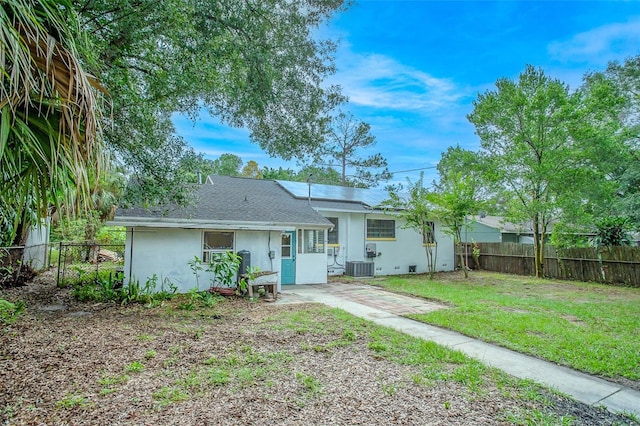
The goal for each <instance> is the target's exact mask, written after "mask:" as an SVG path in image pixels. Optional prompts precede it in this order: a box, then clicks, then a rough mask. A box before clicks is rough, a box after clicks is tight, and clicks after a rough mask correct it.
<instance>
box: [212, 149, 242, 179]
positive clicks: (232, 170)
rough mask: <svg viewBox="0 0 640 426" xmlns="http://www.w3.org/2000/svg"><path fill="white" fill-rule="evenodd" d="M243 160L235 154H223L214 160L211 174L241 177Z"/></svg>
mask: <svg viewBox="0 0 640 426" xmlns="http://www.w3.org/2000/svg"><path fill="white" fill-rule="evenodd" d="M241 168H242V158H240V157H238V156H237V155H235V154H229V153H227V154H222V155H220V157H218V158H216V159H215V160H213V163H212V170H211V173H214V174H217V175H223V176H239V175H240V169H241Z"/></svg>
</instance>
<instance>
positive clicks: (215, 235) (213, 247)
mask: <svg viewBox="0 0 640 426" xmlns="http://www.w3.org/2000/svg"><path fill="white" fill-rule="evenodd" d="M234 237H235V235H234V233H233V232H229V231H205V232H204V233H203V238H202V261H203V262H204V263H211V260H212V259H213V258H214V257H215V255H216V253H218V254H222V253H226V252H229V251H231V252H232V251H233V243H234V240H235V238H234Z"/></svg>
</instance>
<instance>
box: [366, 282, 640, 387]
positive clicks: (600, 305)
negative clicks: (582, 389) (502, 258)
mask: <svg viewBox="0 0 640 426" xmlns="http://www.w3.org/2000/svg"><path fill="white" fill-rule="evenodd" d="M373 283H374V284H376V285H379V286H382V287H384V288H387V289H389V290H393V291H396V292H401V293H406V294H412V295H416V296H421V297H425V298H428V299H432V300H437V301H441V302H445V303H447V304H449V305H450V306H451V308H450V309H443V310H439V311H436V312H431V313H427V314H420V315H411V317H412V318H414V319H417V320H419V321H422V322H425V323H429V324H433V325H438V326H443V327H446V328H449V329H452V330H456V331H459V332H461V333H463V334H465V335H468V336H472V337H476V338H478V339H481V340H484V341H487V342H493V343H497V344H499V345H501V346H505V347H508V348H511V349H514V350H516V351H519V352H523V353H527V354H531V355H535V356H538V357H540V358H544V359H547V360H549V361H553V362H556V363H558V364H562V365H567V366H569V367H572V368H575V369H577V370H581V371H585V372H588V373H592V374H598V375H602V376H607V377H614V378H615V377H625V378H628V379H631V380H640V289H637V288H624V287H613V286H604V285H598V284H591V283H579V282H573V281H555V280H546V279H535V278H531V277H520V276H514V275H506V274H497V273H488V272H475V271H474V272H472V273H471V274H470V278H469V280H465V279H464V278H463V277H462V275H461V274H458V273H450V274H441V275H438V276H437V277H436V278H434V279H433V280H429V279H428V278H427V277H426V276H410V277H407V276H403V277H387V278H382V279H376V280H375V281H374V282H373Z"/></svg>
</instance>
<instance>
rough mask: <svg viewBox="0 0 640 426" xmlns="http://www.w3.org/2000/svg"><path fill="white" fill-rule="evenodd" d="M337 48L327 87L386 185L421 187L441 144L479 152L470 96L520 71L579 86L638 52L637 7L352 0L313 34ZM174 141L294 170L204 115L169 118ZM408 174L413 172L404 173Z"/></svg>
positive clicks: (630, 3)
mask: <svg viewBox="0 0 640 426" xmlns="http://www.w3.org/2000/svg"><path fill="white" fill-rule="evenodd" d="M319 35H320V36H321V37H323V38H333V39H338V40H339V48H338V51H337V54H336V65H337V68H338V71H337V73H336V74H335V75H333V76H331V78H330V79H329V83H331V84H339V85H340V86H342V89H343V93H344V94H345V95H347V96H348V97H349V104H348V105H347V106H346V108H345V109H346V110H347V111H349V112H351V113H353V114H354V115H355V116H356V118H357V119H359V120H362V121H365V122H367V123H369V124H370V125H371V129H372V130H371V133H372V134H373V135H374V136H375V137H376V139H377V144H376V145H375V147H373V149H372V150H370V151H369V152H363V154H367V155H369V154H374V153H376V152H380V153H382V155H383V156H384V157H385V158H386V159H387V160H388V162H389V170H390V171H392V172H396V173H395V174H394V179H393V180H392V182H402V183H404V182H406V178H409V179H411V180H412V181H415V180H416V179H417V178H418V177H419V173H420V171H417V170H414V169H422V168H425V170H424V173H425V183H427V182H431V181H432V180H433V179H436V178H437V172H436V171H435V169H434V168H433V167H434V166H435V165H436V164H437V163H438V161H439V160H440V157H441V154H442V152H444V151H445V150H446V149H447V147H449V146H455V145H456V144H459V145H460V146H462V147H463V148H466V149H473V150H476V149H478V147H479V143H480V142H479V139H478V138H477V136H476V135H475V134H474V128H473V126H472V125H471V124H470V123H469V122H468V121H467V119H466V115H467V114H469V113H470V112H471V111H472V102H473V100H474V99H476V97H477V95H478V93H482V92H485V91H486V90H492V89H493V88H494V84H495V81H496V80H497V79H499V78H502V77H506V78H510V79H516V78H517V77H518V75H519V74H520V73H521V72H522V71H523V70H524V68H525V66H526V65H527V64H531V65H534V66H536V67H541V68H542V69H543V70H544V71H545V73H547V74H548V75H550V76H551V77H554V78H558V79H560V80H562V81H564V82H565V83H567V84H569V86H570V87H571V88H577V87H578V86H579V85H580V84H581V80H582V76H583V75H584V74H585V72H589V71H599V70H603V69H604V68H605V67H606V65H607V63H608V62H609V61H612V60H618V61H621V60H624V59H625V58H627V57H630V56H635V55H638V54H640V1H607V2H600V1H586V2H583V1H564V2H556V1H518V2H516V1H473V2H466V1H446V2H439V1H402V0H396V1H384V0H379V1H374V0H369V1H366V0H360V1H359V2H357V3H356V4H354V5H353V6H352V7H351V8H350V9H349V10H348V11H347V12H345V13H342V14H340V15H338V16H337V17H335V18H334V19H333V20H332V21H331V22H330V23H329V24H328V25H327V26H326V27H323V28H321V29H320V30H319ZM174 123H175V125H176V129H177V131H178V134H180V135H181V136H183V137H184V138H185V140H186V141H187V142H188V143H189V144H190V145H191V146H192V147H193V148H194V149H195V150H196V151H197V152H203V153H204V154H205V156H206V157H207V158H211V159H215V158H217V157H218V156H219V155H220V154H223V153H226V152H230V153H233V154H236V155H238V156H240V157H241V158H242V159H243V161H244V162H245V163H246V162H247V161H249V160H255V161H257V162H258V164H259V165H260V166H261V167H262V166H268V167H278V166H283V167H291V168H293V169H297V168H298V167H297V166H296V164H295V162H284V161H282V160H279V159H277V158H270V157H269V156H268V155H267V154H265V153H264V152H263V151H262V150H261V149H260V147H258V146H257V145H255V144H252V143H251V142H250V141H249V132H248V131H247V130H245V129H235V128H229V127H226V126H224V125H222V124H220V123H219V122H218V120H216V119H215V118H213V117H209V116H208V115H202V116H201V117H200V119H199V120H198V121H197V122H196V123H195V125H194V123H193V122H191V121H190V120H189V119H187V118H185V117H180V116H176V117H174ZM406 170H414V171H408V172H407V171H406Z"/></svg>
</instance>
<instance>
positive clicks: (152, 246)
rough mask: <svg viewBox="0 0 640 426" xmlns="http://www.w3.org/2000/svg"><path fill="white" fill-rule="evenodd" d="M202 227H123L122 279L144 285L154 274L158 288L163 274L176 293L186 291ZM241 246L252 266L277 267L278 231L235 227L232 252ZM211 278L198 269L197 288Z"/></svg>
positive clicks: (198, 253) (191, 284) (192, 281)
mask: <svg viewBox="0 0 640 426" xmlns="http://www.w3.org/2000/svg"><path fill="white" fill-rule="evenodd" d="M203 231H204V230H202V229H179V228H143V227H138V228H127V240H126V245H125V275H126V282H129V281H128V280H129V278H130V277H131V279H133V280H138V281H139V282H140V284H141V285H144V284H145V282H146V281H147V280H148V279H149V278H150V277H151V276H153V275H154V274H156V276H157V277H158V289H159V286H160V283H162V282H163V280H165V279H167V278H168V279H169V280H171V282H172V283H173V284H175V285H176V286H177V287H178V292H179V293H186V292H187V291H189V290H190V289H192V288H194V287H195V286H196V277H195V275H194V274H193V272H192V270H191V268H190V267H189V261H190V260H192V259H193V258H194V256H198V258H202V233H203ZM270 236H271V240H269V237H270ZM241 250H247V251H249V252H250V253H251V265H252V266H257V267H259V268H260V269H261V270H263V271H270V270H272V271H280V232H277V231H236V233H235V252H238V251H241ZM269 251H273V252H274V259H273V260H271V259H269ZM132 260H133V261H132ZM211 278H212V274H211V273H207V272H205V271H202V272H200V276H199V278H198V283H199V288H200V289H201V290H204V289H207V288H209V287H210V286H211ZM278 282H280V281H279V277H278Z"/></svg>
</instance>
